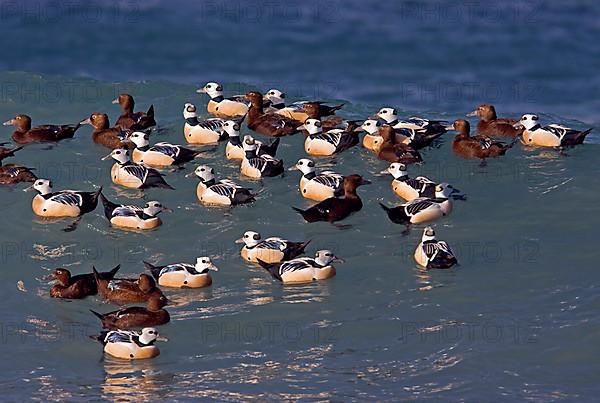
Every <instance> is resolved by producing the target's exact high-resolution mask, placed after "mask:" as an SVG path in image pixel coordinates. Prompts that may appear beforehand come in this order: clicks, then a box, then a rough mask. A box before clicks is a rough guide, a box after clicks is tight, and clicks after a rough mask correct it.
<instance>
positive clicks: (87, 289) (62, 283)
mask: <svg viewBox="0 0 600 403" xmlns="http://www.w3.org/2000/svg"><path fill="white" fill-rule="evenodd" d="M120 268H121V265H117V266H115V268H114V269H112V270H110V271H107V272H102V273H98V276H99V277H101V278H102V279H104V280H107V281H110V280H112V279H113V278H114V277H115V275H116V274H117V272H118V271H119V269H120ZM52 277H53V278H54V280H56V284H55V285H54V286H52V288H51V289H50V297H52V298H62V299H82V298H85V297H88V296H90V295H96V294H97V293H98V287H96V278H95V277H94V273H87V274H78V275H75V276H72V275H71V272H70V271H69V270H67V269H64V268H62V267H59V268H57V269H54V271H53V273H52Z"/></svg>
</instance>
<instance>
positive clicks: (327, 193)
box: [289, 158, 344, 201]
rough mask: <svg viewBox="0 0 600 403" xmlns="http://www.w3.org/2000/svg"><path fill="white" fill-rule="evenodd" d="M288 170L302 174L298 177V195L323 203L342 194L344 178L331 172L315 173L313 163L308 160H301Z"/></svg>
mask: <svg viewBox="0 0 600 403" xmlns="http://www.w3.org/2000/svg"><path fill="white" fill-rule="evenodd" d="M289 170H298V171H300V172H302V176H301V177H300V194H301V195H302V196H303V197H305V198H307V199H310V200H315V201H323V200H325V199H329V198H330V197H335V196H341V195H342V194H343V193H344V187H343V184H344V177H343V176H342V175H340V174H338V173H335V172H333V171H323V172H321V173H320V174H317V173H316V172H315V163H314V162H313V161H312V160H309V159H308V158H301V159H299V160H298V162H297V163H296V165H294V166H293V167H291V168H289Z"/></svg>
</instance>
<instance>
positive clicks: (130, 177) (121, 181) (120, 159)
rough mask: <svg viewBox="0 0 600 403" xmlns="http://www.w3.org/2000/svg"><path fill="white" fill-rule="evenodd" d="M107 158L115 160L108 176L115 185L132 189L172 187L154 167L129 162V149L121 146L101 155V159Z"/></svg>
mask: <svg viewBox="0 0 600 403" xmlns="http://www.w3.org/2000/svg"><path fill="white" fill-rule="evenodd" d="M109 158H112V159H114V160H115V161H116V162H115V163H114V164H113V166H112V168H111V170H110V177H111V179H112V181H113V183H116V184H117V185H121V186H125V187H127V188H132V189H147V188H151V187H159V188H165V189H174V188H173V187H172V186H171V185H169V184H168V183H167V182H166V181H165V180H164V178H163V176H162V174H161V173H160V172H158V171H157V170H156V169H153V168H148V167H145V166H143V165H137V164H134V163H133V162H131V160H130V158H129V151H127V150H125V149H123V148H116V149H114V150H113V151H112V152H111V153H110V154H108V155H106V156H104V157H102V160H107V159H109Z"/></svg>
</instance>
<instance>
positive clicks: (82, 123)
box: [79, 118, 92, 125]
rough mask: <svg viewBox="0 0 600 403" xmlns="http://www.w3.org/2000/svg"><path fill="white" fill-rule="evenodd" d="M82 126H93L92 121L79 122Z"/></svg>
mask: <svg viewBox="0 0 600 403" xmlns="http://www.w3.org/2000/svg"><path fill="white" fill-rule="evenodd" d="M79 124H80V125H91V124H92V120H91V119H90V118H87V119H84V120H82V121H81V122H79Z"/></svg>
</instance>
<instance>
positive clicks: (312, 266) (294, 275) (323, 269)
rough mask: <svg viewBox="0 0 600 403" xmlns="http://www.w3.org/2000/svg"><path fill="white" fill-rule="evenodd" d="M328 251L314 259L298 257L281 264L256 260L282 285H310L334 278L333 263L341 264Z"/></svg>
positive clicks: (320, 253) (318, 253)
mask: <svg viewBox="0 0 600 403" xmlns="http://www.w3.org/2000/svg"><path fill="white" fill-rule="evenodd" d="M343 262H344V260H343V259H340V258H338V257H337V256H335V255H334V254H333V252H331V251H330V250H320V251H318V252H316V253H315V257H314V259H313V258H309V257H299V258H296V259H292V260H289V261H286V262H283V263H267V262H264V261H262V260H261V259H258V263H259V264H260V265H261V266H262V267H263V268H264V269H266V270H267V271H268V272H269V273H270V274H271V276H273V278H274V279H276V280H279V281H281V282H282V283H283V284H301V283H310V282H312V281H315V280H327V279H330V278H332V277H334V276H335V274H336V271H335V267H334V266H333V263H343Z"/></svg>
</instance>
